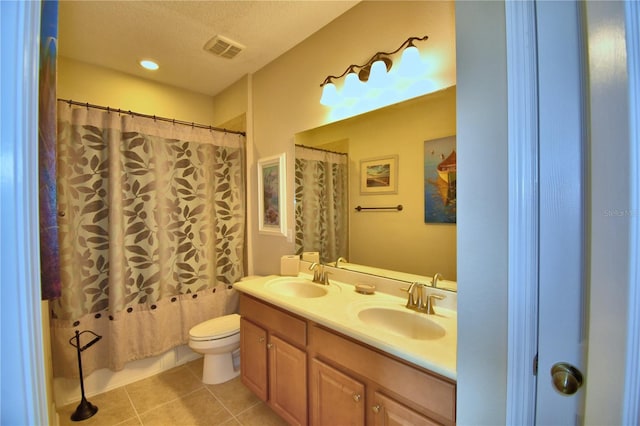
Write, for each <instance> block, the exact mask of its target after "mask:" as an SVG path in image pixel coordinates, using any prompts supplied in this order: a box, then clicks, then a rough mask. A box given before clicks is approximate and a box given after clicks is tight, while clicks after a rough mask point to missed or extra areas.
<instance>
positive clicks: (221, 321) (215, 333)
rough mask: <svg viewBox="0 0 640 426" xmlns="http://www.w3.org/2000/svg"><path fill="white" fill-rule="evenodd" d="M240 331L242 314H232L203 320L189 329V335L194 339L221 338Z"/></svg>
mask: <svg viewBox="0 0 640 426" xmlns="http://www.w3.org/2000/svg"><path fill="white" fill-rule="evenodd" d="M239 332H240V315H238V314H231V315H225V316H222V317H217V318H212V319H210V320H207V321H205V322H201V323H200V324H198V325H196V326H194V327H192V328H191V330H189V336H190V337H192V338H194V339H211V338H218V339H221V338H223V337H227V336H231V335H233V334H236V333H239Z"/></svg>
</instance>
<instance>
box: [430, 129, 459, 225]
mask: <svg viewBox="0 0 640 426" xmlns="http://www.w3.org/2000/svg"><path fill="white" fill-rule="evenodd" d="M456 173H457V165H456V137H455V136H448V137H445V138H440V139H433V140H429V141H425V143H424V222H425V223H456V183H457V182H456Z"/></svg>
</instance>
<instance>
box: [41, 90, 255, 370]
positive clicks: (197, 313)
mask: <svg viewBox="0 0 640 426" xmlns="http://www.w3.org/2000/svg"><path fill="white" fill-rule="evenodd" d="M244 149H245V148H244V137H243V136H241V135H236V134H229V133H224V132H218V131H212V130H209V129H200V128H196V127H193V126H185V125H181V124H173V123H170V122H169V123H167V122H163V121H156V120H153V119H147V118H144V117H139V116H132V115H127V114H119V113H116V112H115V111H101V110H98V109H94V108H85V107H73V106H71V105H70V104H67V103H65V102H63V101H60V102H59V103H58V215H59V218H58V219H59V224H60V236H59V240H60V264H61V268H60V269H61V281H62V295H61V297H60V298H58V299H56V300H54V301H52V302H51V304H50V306H51V316H52V320H51V325H52V348H53V358H54V375H55V376H63V377H73V376H77V374H78V372H77V365H76V352H75V348H74V347H72V346H71V345H70V344H69V339H70V338H71V337H72V336H74V333H75V330H80V331H82V330H92V331H94V332H95V333H97V334H98V335H101V336H103V339H102V341H99V342H98V343H97V344H96V345H94V346H93V347H92V348H91V350H90V351H87V353H86V354H83V367H84V368H83V370H84V373H85V374H89V373H90V372H91V371H93V370H95V369H98V368H105V367H108V368H111V369H112V370H120V369H122V368H123V367H124V364H125V363H126V362H129V361H131V360H136V359H141V358H145V357H148V356H154V355H158V354H160V353H162V352H164V351H166V350H168V349H170V348H171V347H174V346H177V345H180V344H184V343H187V341H188V337H189V335H188V333H189V329H190V328H191V327H192V326H193V325H195V324H197V323H199V322H201V321H204V320H206V319H209V318H213V317H216V316H220V315H225V314H228V313H231V312H234V311H235V310H236V305H237V296H236V295H235V292H234V291H233V290H232V286H231V285H232V284H233V283H234V282H236V281H238V280H240V278H241V277H242V276H243V273H244V262H245V261H244V238H245V235H244V234H245V182H244ZM81 344H82V342H81Z"/></svg>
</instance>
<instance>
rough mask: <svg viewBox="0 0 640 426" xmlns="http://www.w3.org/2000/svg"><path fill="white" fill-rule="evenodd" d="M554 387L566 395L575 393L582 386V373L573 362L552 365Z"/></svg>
mask: <svg viewBox="0 0 640 426" xmlns="http://www.w3.org/2000/svg"><path fill="white" fill-rule="evenodd" d="M551 379H552V381H553V387H554V388H556V390H557V391H558V392H560V393H561V394H564V395H573V394H574V393H576V392H577V391H578V389H580V386H582V381H583V379H582V373H581V372H580V370H578V369H577V368H575V367H574V366H573V365H571V364H567V363H566V362H558V363H556V364H554V365H553V367H551Z"/></svg>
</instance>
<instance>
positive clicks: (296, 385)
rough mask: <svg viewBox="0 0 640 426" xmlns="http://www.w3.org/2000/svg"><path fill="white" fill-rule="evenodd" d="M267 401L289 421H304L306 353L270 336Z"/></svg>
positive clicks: (298, 422) (302, 422)
mask: <svg viewBox="0 0 640 426" xmlns="http://www.w3.org/2000/svg"><path fill="white" fill-rule="evenodd" d="M269 399H270V401H269V404H270V405H271V408H273V410H274V411H275V412H276V413H278V414H279V415H280V416H282V417H283V418H284V419H285V420H286V421H287V422H288V423H289V424H292V425H306V424H307V354H306V353H305V352H304V351H301V350H300V349H298V348H296V347H295V346H292V345H290V344H289V343H287V342H285V341H284V340H282V339H279V338H278V337H276V336H271V337H270V338H269Z"/></svg>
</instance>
